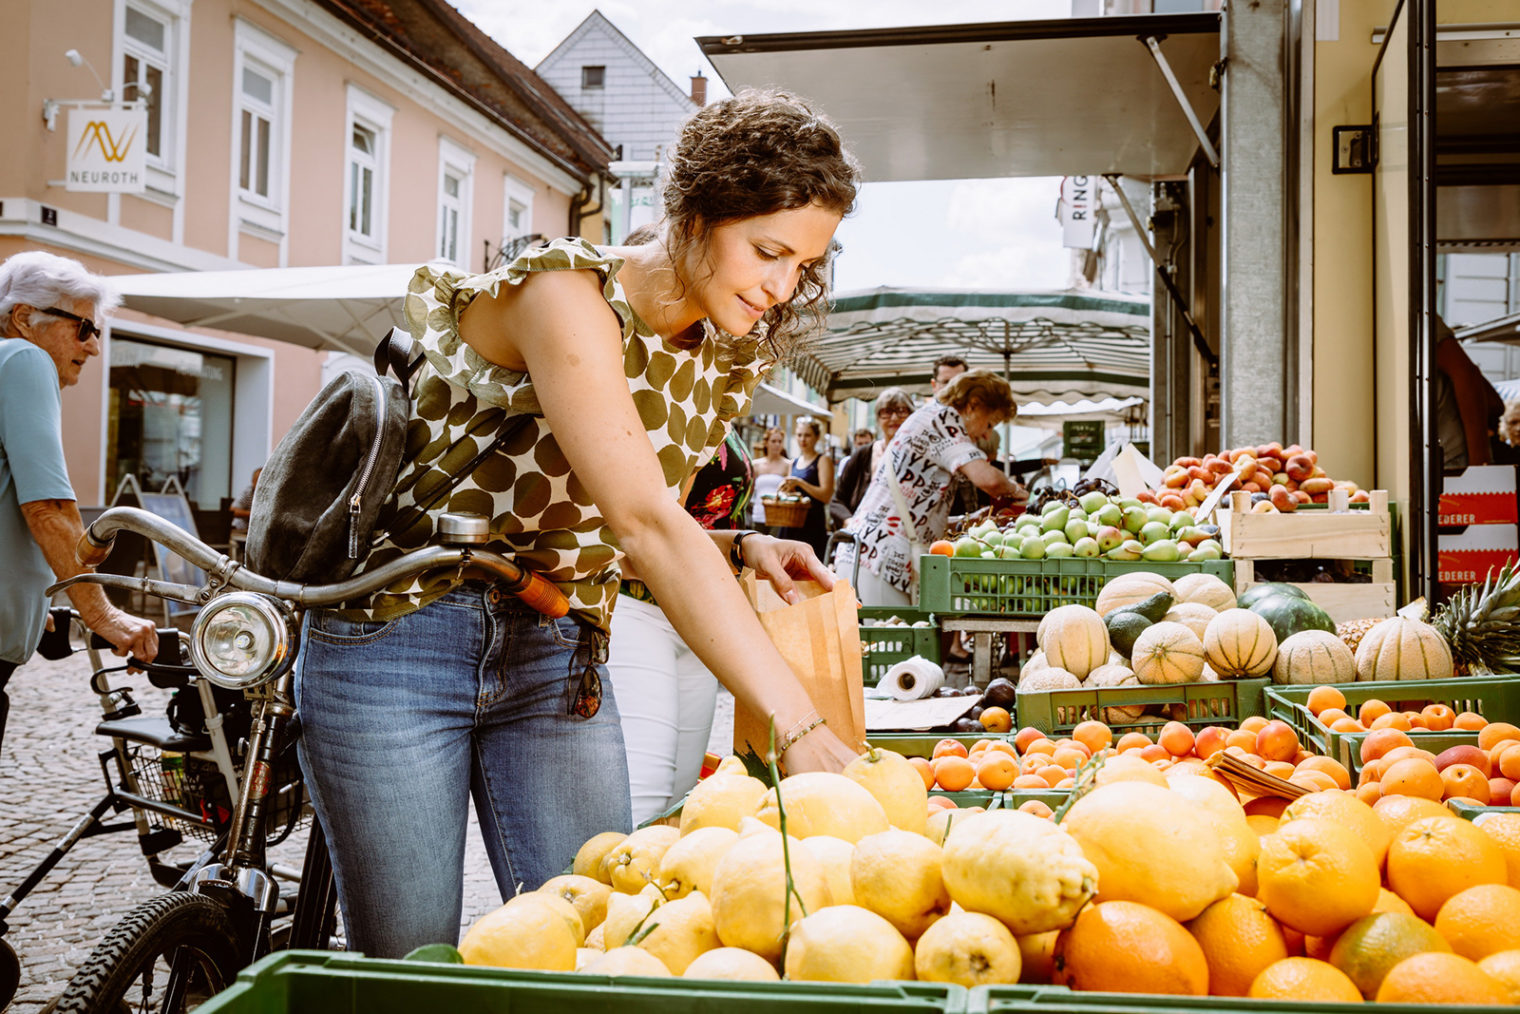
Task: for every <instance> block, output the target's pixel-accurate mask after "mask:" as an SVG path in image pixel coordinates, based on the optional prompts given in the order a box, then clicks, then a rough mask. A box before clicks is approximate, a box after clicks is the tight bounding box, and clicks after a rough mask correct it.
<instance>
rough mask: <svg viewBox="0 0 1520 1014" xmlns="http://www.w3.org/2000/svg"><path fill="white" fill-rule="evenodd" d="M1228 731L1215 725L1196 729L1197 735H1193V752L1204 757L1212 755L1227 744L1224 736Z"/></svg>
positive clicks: (1226, 735) (1227, 734)
mask: <svg viewBox="0 0 1520 1014" xmlns="http://www.w3.org/2000/svg"><path fill="white" fill-rule="evenodd" d="M1229 733H1230V731H1229V730H1228V729H1222V728H1220V727H1219V726H1217V725H1210V726H1207V727H1205V728H1203V729H1200V730H1198V735H1196V736H1194V737H1193V753H1195V754H1197V755H1198V756H1199V757H1202V758H1204V759H1208V758H1209V757H1212V756H1214V754H1216V753H1218V752H1219V751H1220V750H1223V749H1224V748H1225V746H1226V745H1227V742H1226V738H1227V737H1228V736H1229Z"/></svg>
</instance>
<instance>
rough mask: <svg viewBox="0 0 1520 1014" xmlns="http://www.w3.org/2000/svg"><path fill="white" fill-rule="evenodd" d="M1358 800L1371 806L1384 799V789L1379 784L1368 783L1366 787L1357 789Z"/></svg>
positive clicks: (1362, 786) (1360, 786)
mask: <svg viewBox="0 0 1520 1014" xmlns="http://www.w3.org/2000/svg"><path fill="white" fill-rule="evenodd" d="M1356 798H1357V799H1360V800H1361V801H1362V802H1364V803H1366V804H1367V805H1368V806H1371V805H1372V804H1373V803H1376V802H1377V801H1378V800H1379V799H1382V798H1383V787H1382V785H1380V784H1379V783H1377V782H1368V783H1367V784H1366V785H1358V786H1357V787H1356Z"/></svg>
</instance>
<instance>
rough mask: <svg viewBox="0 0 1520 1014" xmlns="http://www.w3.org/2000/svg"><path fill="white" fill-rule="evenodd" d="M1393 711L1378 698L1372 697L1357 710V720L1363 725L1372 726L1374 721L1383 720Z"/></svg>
mask: <svg viewBox="0 0 1520 1014" xmlns="http://www.w3.org/2000/svg"><path fill="white" fill-rule="evenodd" d="M1392 710H1393V709H1392V708H1390V707H1389V706H1388V705H1386V704H1384V703H1383V702H1382V701H1380V700H1378V699H1377V698H1376V697H1371V698H1368V699H1367V700H1365V701H1363V702H1362V706H1361V707H1360V708H1358V709H1357V710H1356V720H1357V721H1359V722H1361V723H1362V724H1363V725H1366V726H1371V725H1372V723H1373V721H1374V720H1376V719H1378V718H1381V717H1382V716H1384V715H1386V714H1388V712H1390V711H1392Z"/></svg>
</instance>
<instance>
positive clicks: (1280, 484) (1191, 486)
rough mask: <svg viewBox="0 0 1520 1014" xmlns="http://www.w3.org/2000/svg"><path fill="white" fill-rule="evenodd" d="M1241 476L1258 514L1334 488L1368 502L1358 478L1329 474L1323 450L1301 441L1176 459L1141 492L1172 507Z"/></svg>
mask: <svg viewBox="0 0 1520 1014" xmlns="http://www.w3.org/2000/svg"><path fill="white" fill-rule="evenodd" d="M1236 474H1239V475H1240V480H1239V482H1238V484H1237V485H1236V486H1235V487H1233V488H1235V489H1238V490H1241V491H1242V492H1246V493H1250V494H1251V500H1252V508H1251V509H1252V510H1253V511H1254V512H1256V513H1266V512H1273V511H1277V512H1283V513H1286V512H1289V511H1294V510H1297V509H1298V507H1299V505H1301V504H1306V503H1325V502H1326V501H1327V499H1328V498H1329V494H1330V491H1331V490H1332V489H1344V490H1346V492H1347V493H1348V494H1350V495H1349V497H1348V499H1349V500H1350V502H1351V503H1366V502H1367V500H1368V494H1367V491H1366V490H1362V489H1358V488H1357V485H1356V483H1354V482H1350V481H1345V480H1335V479H1331V478H1330V477H1329V476H1328V475H1327V474H1326V473H1325V470H1324V469H1323V468H1321V467H1320V465H1319V455H1318V454H1316V453H1315V452H1314V451H1312V450H1309V449H1307V448H1303V447H1300V446H1299V445H1297V444H1290V445H1288V446H1287V447H1283V446H1282V444H1279V443H1270V444H1262V445H1260V446H1258V447H1237V448H1235V449H1233V450H1228V451H1225V452H1224V453H1222V454H1206V455H1204V456H1203V457H1202V458H1192V457H1187V458H1178V459H1177V460H1176V461H1174V462H1172V463H1171V464H1170V465H1167V466H1166V468H1165V469H1164V470H1163V472H1162V479H1161V485H1160V486H1157V487H1156V488H1155V489H1153V490H1146V491H1144V492H1142V493H1140V494H1138V498H1139V499H1140V500H1141V501H1143V502H1145V503H1155V504H1159V505H1160V506H1163V507H1170V508H1172V509H1173V510H1183V509H1186V508H1192V507H1197V506H1198V505H1199V504H1201V503H1203V502H1204V501H1205V500H1207V499H1208V497H1209V494H1211V493H1213V492H1214V489H1215V487H1217V486H1218V485H1219V483H1220V482H1221V481H1222V480H1224V479H1227V478H1228V477H1230V476H1232V475H1236Z"/></svg>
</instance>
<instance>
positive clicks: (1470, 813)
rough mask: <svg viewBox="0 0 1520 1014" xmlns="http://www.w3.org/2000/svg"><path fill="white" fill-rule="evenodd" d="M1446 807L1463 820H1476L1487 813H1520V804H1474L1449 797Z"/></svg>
mask: <svg viewBox="0 0 1520 1014" xmlns="http://www.w3.org/2000/svg"><path fill="white" fill-rule="evenodd" d="M1446 808H1447V809H1448V810H1450V811H1451V812H1452V813H1455V814H1456V815H1457V816H1458V817H1461V818H1462V819H1463V820H1476V819H1478V818H1479V817H1481V816H1483V815H1484V814H1485V813H1520V806H1474V805H1473V804H1471V803H1463V802H1460V801H1459V800H1455V799H1448V800H1447V801H1446Z"/></svg>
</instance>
